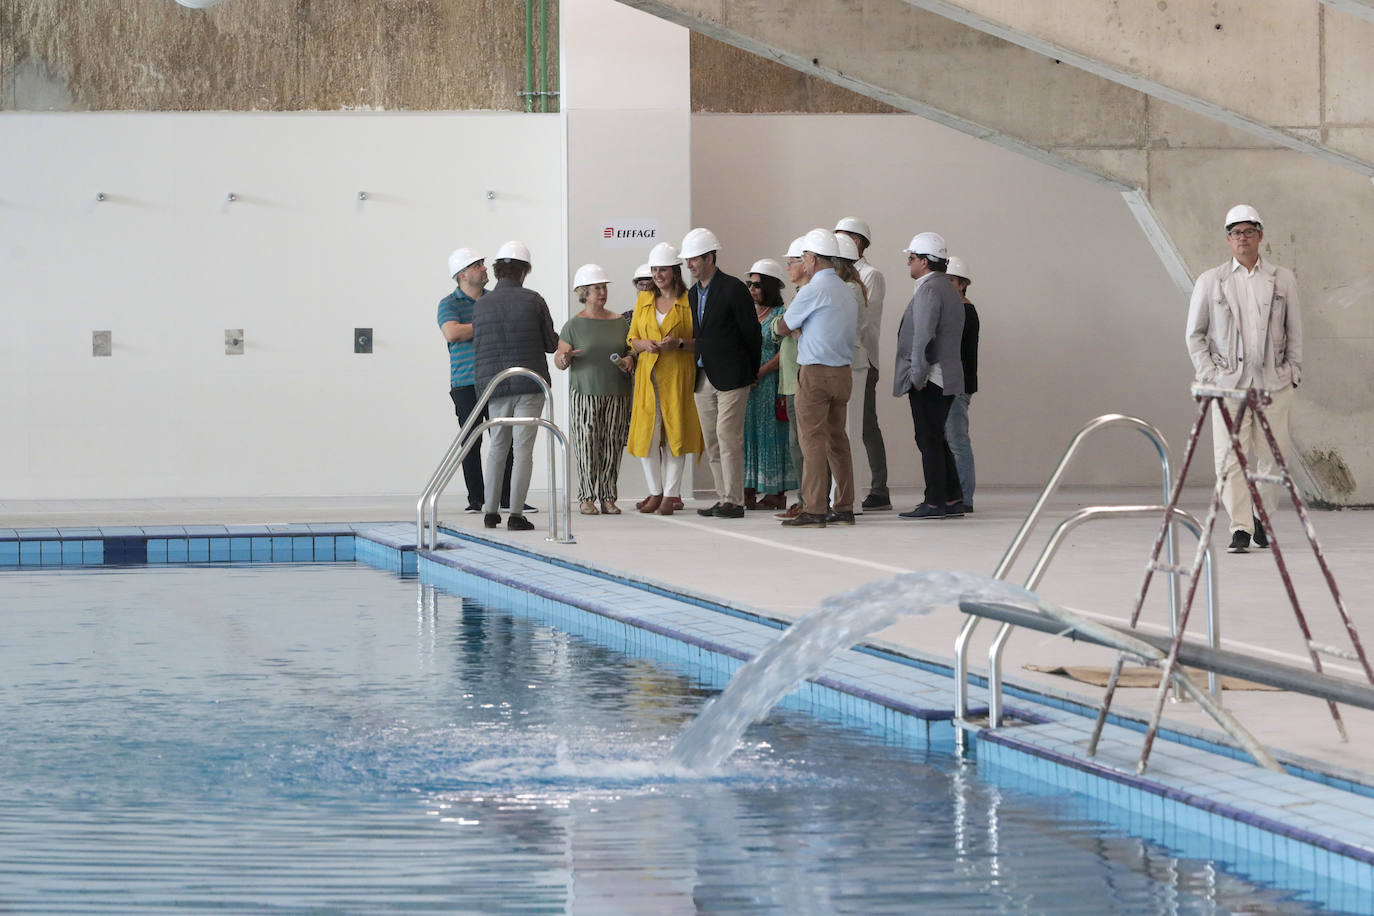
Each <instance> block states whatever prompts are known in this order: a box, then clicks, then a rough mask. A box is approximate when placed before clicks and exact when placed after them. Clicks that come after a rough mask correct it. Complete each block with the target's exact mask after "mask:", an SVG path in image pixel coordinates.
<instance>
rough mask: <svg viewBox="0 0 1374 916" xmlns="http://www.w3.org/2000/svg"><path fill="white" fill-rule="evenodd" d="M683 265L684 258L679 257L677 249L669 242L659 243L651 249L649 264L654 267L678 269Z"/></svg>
mask: <svg viewBox="0 0 1374 916" xmlns="http://www.w3.org/2000/svg"><path fill="white" fill-rule="evenodd" d="M681 263H682V258H680V257H678V254H677V249H676V248H674V247H673V246H672V244H670V243H668V242H659V243H658V244H657V245H655V246H654V247H653V248H651V249H649V264H648V266H649V267H651V268H653V267H677V266H678V265H679V264H681Z"/></svg>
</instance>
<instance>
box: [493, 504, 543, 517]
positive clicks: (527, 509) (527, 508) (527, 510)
mask: <svg viewBox="0 0 1374 916" xmlns="http://www.w3.org/2000/svg"><path fill="white" fill-rule="evenodd" d="M501 511H502V512H509V511H510V506H502V507H501ZM520 511H521V512H522V513H523V514H525V515H533V514H534V513H536V512H538V511H539V510H538V509H536V508H534V506H531V505H530V504H529V503H525V508H523V509H521V510H520Z"/></svg>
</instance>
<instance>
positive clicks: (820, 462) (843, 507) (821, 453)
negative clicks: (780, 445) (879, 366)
mask: <svg viewBox="0 0 1374 916" xmlns="http://www.w3.org/2000/svg"><path fill="white" fill-rule="evenodd" d="M853 387H854V373H853V372H851V371H850V368H849V367H848V366H820V365H810V366H802V367H801V368H800V371H799V372H798V373H797V398H796V404H797V438H799V439H800V440H801V450H802V511H803V512H809V513H812V514H814V515H824V514H825V511H826V510H825V504H826V496H827V495H828V491H829V488H830V480H829V478H830V476H831V475H833V476H834V478H835V505H834V507H833V508H834V510H835V511H836V512H853V511H854V458H853V456H852V454H851V453H850V450H849V436H848V434H847V433H846V432H845V413H846V411H847V409H848V406H849V393H850V391H851V390H852V389H853Z"/></svg>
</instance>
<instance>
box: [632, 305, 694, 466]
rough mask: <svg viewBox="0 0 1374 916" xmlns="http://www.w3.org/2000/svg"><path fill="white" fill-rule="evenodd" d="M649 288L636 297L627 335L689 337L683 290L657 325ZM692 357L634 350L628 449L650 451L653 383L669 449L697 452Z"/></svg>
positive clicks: (687, 352) (675, 352) (680, 452)
mask: <svg viewBox="0 0 1374 916" xmlns="http://www.w3.org/2000/svg"><path fill="white" fill-rule="evenodd" d="M654 296H655V291H654V290H645V291H643V292H641V293H640V294H639V298H638V299H636V300H635V313H634V316H633V317H632V318H631V319H630V333H629V335H628V336H627V337H626V340H627V341H628V340H634V339H636V338H640V339H643V340H662V339H663V338H665V337H683V338H686V339H688V340H691V339H692V307H691V306H689V305H688V304H687V294H686V293H683V294H682V295H681V296H679V297H678V299H677V301H676V302H674V303H673V308H672V311H670V312H669V313H668V316H667V317H666V318H664V319H663V326H662V327H659V324H658V314H657V313H656V311H655V309H654ZM696 380H697V361H696V353H695V352H694V351H692V350H665V351H663V352H662V353H650V352H647V351H646V352H644V353H640V354H639V358H638V362H637V363H636V364H635V395H634V409H633V411H632V412H631V413H630V441H629V443H628V444H627V446H626V447H627V448H628V449H629V451H630V454H631V455H637V456H638V457H640V458H647V457H649V442H650V440H651V439H652V438H653V435H654V383H655V382H657V383H658V397H660V398H661V399H662V410H663V438H664V439H665V440H666V441H667V444H668V448H669V449H671V450H672V453H673V454H674V455H686V454H689V453H694V454H698V455H699V454H701V453H702V452H704V451H705V450H706V444H705V442H704V441H703V440H702V438H701V421H700V420H698V419H697V403H696V400H695V399H694V398H693V396H692V393H693V391H694V390H695V388H696Z"/></svg>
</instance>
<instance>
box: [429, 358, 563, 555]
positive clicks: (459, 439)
mask: <svg viewBox="0 0 1374 916" xmlns="http://www.w3.org/2000/svg"><path fill="white" fill-rule="evenodd" d="M515 376H521V377H524V378H530V379H533V380H534V381H535V382H536V383H537V384H538V385H539V387H540V389H542V390H543V392H544V410H545V412H546V413H547V414H548V416H547V417H497V418H496V419H494V420H482V411H483V410H484V409H485V408H486V406H487V402H488V401H490V400H491V396H492V392H494V391H495V390H496V386H497V385H499V384H501V382H503V381H505V380H506V379H508V378H513V377H515ZM493 426H538V427H542V428H543V429H545V430H547V431H548V432H549V437H548V445H549V459H548V463H549V534H548V537H546V538H545V540H546V541H557V542H558V543H560V544H575V543H577V542H576V540H575V539H574V538H573V536H572V489H571V483H570V475H571V471H570V469H569V463H568V438H567V436H566V435H564V433H563V430H561V429H559V428H558V425H557V424H556V423H554V420H553V392H552V391H550V390H549V383H548V382H546V381H544V379H543V377H542V376H540V375H539V374H538V373H537V372H534V371H532V370H530V369H525V368H523V367H520V366H513V367H511V368H510V369H503V370H501V371H500V372H498V373H497V374H496V376H495V378H493V379H492V380H491V382H490V383H488V384H487V387H486V390H485V391H483V392H482V396H481V397H480V398H478V399H477V404H476V405H475V406H474V407H473V408H472V410H471V412H469V413H468V418H467V420H465V421H464V422H463V425H462V427H461V428H459V430H458V435H456V436H454V437H453V443H452V444H451V445H449V447H448V451H447V452H445V453H444V457H443V459H442V460H441V461H440V462H439V466H438V467H437V468H435V469H434V473H433V474H431V475H430V478H429V483H427V484H425V488H424V490H423V491H422V492H421V493H420V499H419V501H418V502H417V503H416V504H415V546H416V547H418V548H425V547H428V548H429V549H430V550H433V549H434V548H435V547H437V546H438V544H439V497H440V495H441V494H442V493H443V492H444V488H445V487H447V486H448V483H449V481H450V480H452V479H453V475H454V474H455V473H457V471H458V468H460V467H461V466H462V464H463V459H464V458H466V457H467V454H468V452H469V451H471V450H472V449H473V448H475V447H476V445H477V443H478V442H480V441H482V433H484V432H486V431H487V430H488V429H490V428H491V427H493ZM555 440H557V442H558V443H559V444H560V445H562V446H563V502H562V506H561V508H562V510H563V526H562V533H561V534H560V533H559V524H558V510H559V508H560V506H559V502H558V480H557V473H556V467H557V462H556V460H555V458H556V456H555V453H554V441H555ZM500 485H501V481H500V480H495V481H487V486H497V487H499V486H500ZM512 508H514V507H512ZM426 517H428V519H429V524H428V526H426V524H425V519H426ZM426 536H428V537H426Z"/></svg>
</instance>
